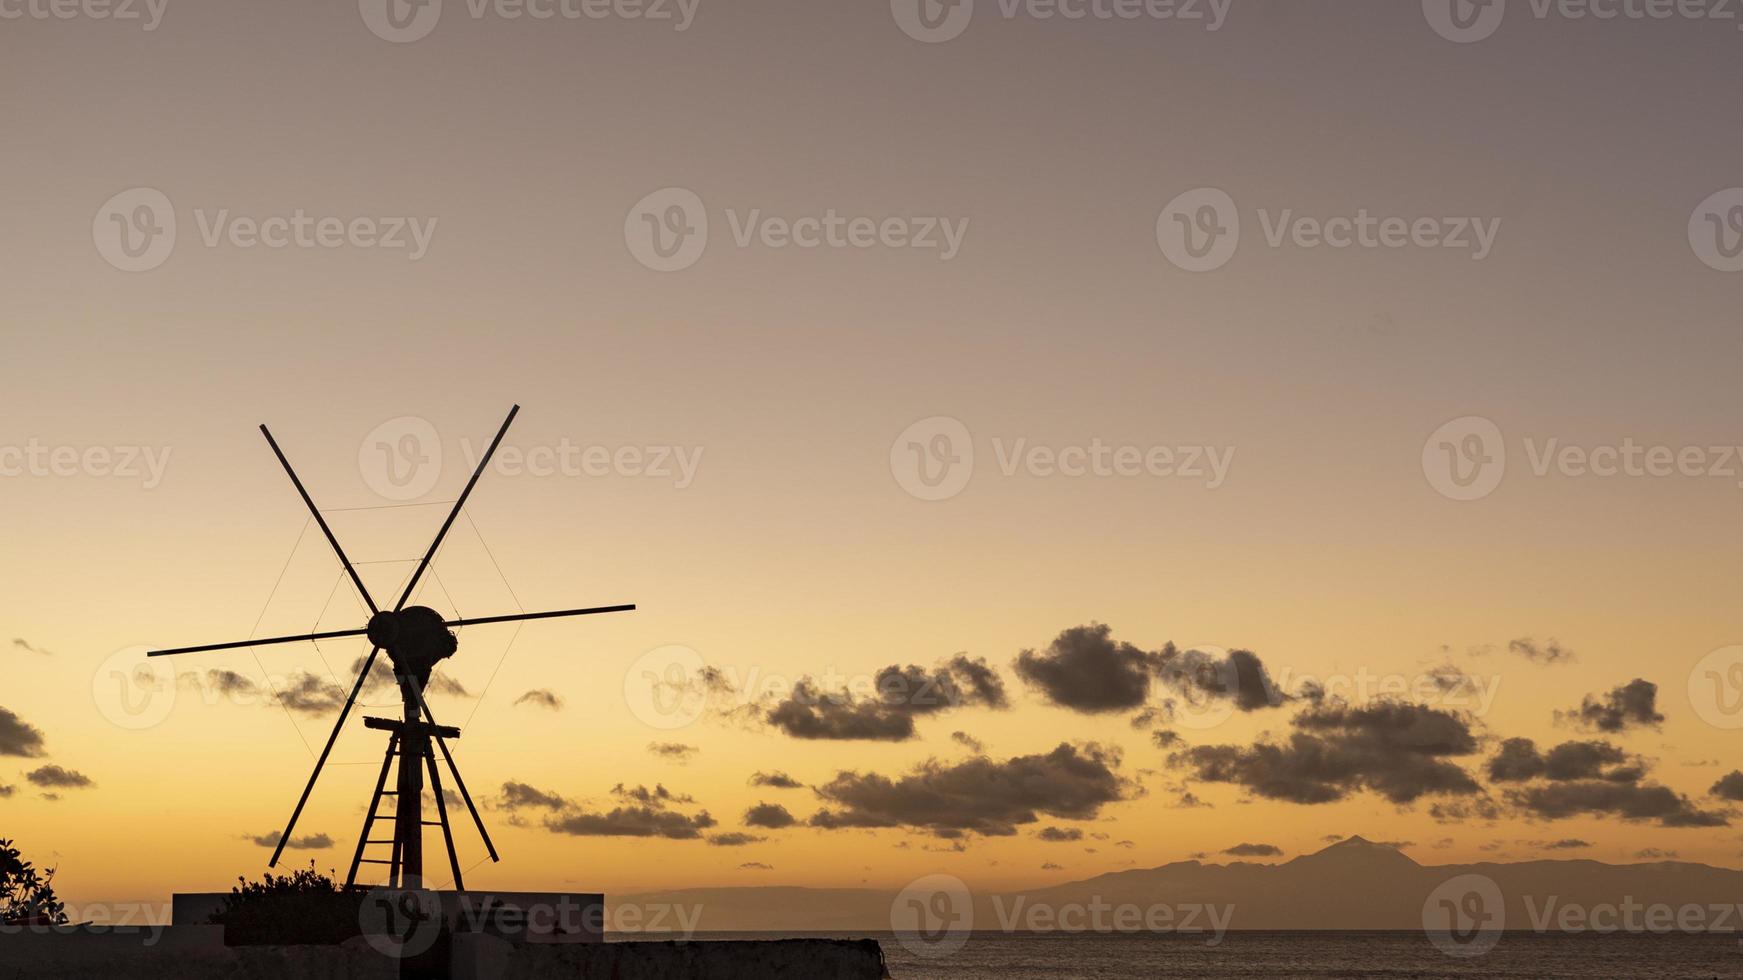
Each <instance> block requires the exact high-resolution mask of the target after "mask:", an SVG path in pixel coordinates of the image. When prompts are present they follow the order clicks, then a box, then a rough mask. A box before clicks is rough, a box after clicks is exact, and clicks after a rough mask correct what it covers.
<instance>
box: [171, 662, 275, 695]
mask: <svg viewBox="0 0 1743 980" xmlns="http://www.w3.org/2000/svg"><path fill="white" fill-rule="evenodd" d="M183 676H184V677H185V676H187V675H185V674H184V675H183ZM205 678H206V688H207V689H208V690H211V691H213V692H215V693H217V694H221V695H223V696H224V697H227V698H252V697H253V696H255V695H256V694H257V693H259V690H260V688H259V686H258V685H257V684H255V683H254V679H253V678H251V677H249V676H248V675H246V674H239V673H237V672H236V671H234V670H226V669H223V668H220V667H214V668H212V669H210V670H207V671H206V673H205Z"/></svg>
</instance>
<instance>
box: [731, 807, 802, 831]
mask: <svg viewBox="0 0 1743 980" xmlns="http://www.w3.org/2000/svg"><path fill="white" fill-rule="evenodd" d="M796 823H798V821H797V820H795V819H793V815H792V814H791V813H788V812H787V808H786V807H784V806H782V805H780V804H779V803H758V804H757V805H756V806H753V807H751V808H750V809H748V810H746V811H744V825H745V826H746V827H763V828H766V829H768V830H780V829H781V828H782V827H791V826H793V825H794V824H796Z"/></svg>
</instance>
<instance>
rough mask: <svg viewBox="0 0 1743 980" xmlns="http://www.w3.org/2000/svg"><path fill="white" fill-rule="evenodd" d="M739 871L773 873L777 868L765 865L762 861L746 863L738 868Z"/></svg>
mask: <svg viewBox="0 0 1743 980" xmlns="http://www.w3.org/2000/svg"><path fill="white" fill-rule="evenodd" d="M738 870H740V871H773V870H775V866H774V865H772V864H764V863H762V862H761V861H746V862H745V863H743V864H741V865H739V866H738Z"/></svg>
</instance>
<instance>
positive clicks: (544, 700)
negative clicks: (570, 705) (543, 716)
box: [514, 688, 563, 711]
mask: <svg viewBox="0 0 1743 980" xmlns="http://www.w3.org/2000/svg"><path fill="white" fill-rule="evenodd" d="M523 704H524V705H526V706H527V707H529V708H545V709H548V710H550V711H562V710H563V699H562V698H561V697H558V696H557V694H556V692H554V691H547V690H545V689H543V688H535V689H533V690H531V691H528V692H526V693H525V694H523V695H521V696H520V697H518V698H515V699H514V707H517V708H518V707H520V706H521V705H523Z"/></svg>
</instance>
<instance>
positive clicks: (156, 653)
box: [146, 629, 369, 657]
mask: <svg viewBox="0 0 1743 980" xmlns="http://www.w3.org/2000/svg"><path fill="white" fill-rule="evenodd" d="M368 633H369V630H367V629H357V630H334V631H333V632H331V633H299V634H298V635H296V636H272V637H267V638H265V639H261V640H236V641H234V642H231V643H208V644H206V645H205V646H199V647H177V648H175V649H174V650H153V651H151V652H150V653H147V654H146V656H148V657H170V656H174V655H176V654H178V653H205V652H207V651H209V650H240V649H243V648H244V647H265V646H272V645H273V644H275V643H301V642H303V641H305V640H337V639H339V638H340V637H345V636H364V635H367V634H368Z"/></svg>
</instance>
